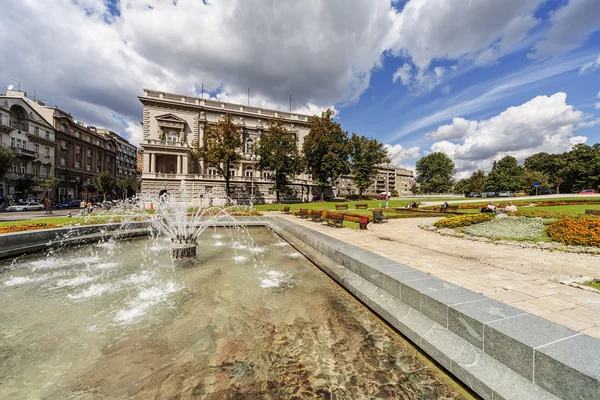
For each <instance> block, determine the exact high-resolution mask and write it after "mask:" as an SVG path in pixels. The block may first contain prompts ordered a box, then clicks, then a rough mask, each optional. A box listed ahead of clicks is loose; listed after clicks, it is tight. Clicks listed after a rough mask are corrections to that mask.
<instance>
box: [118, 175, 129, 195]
mask: <svg viewBox="0 0 600 400" xmlns="http://www.w3.org/2000/svg"><path fill="white" fill-rule="evenodd" d="M116 186H117V187H118V188H119V190H120V191H121V194H122V195H123V198H126V197H127V195H128V194H129V193H128V192H129V178H121V179H119V180H117V183H116Z"/></svg>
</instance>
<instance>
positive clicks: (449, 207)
mask: <svg viewBox="0 0 600 400" xmlns="http://www.w3.org/2000/svg"><path fill="white" fill-rule="evenodd" d="M440 211H442V212H447V211H458V206H448V208H446V209H445V210H444V209H443V207H440Z"/></svg>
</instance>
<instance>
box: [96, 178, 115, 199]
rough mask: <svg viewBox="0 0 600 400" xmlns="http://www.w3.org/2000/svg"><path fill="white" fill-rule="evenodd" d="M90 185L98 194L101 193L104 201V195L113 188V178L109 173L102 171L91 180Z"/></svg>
mask: <svg viewBox="0 0 600 400" xmlns="http://www.w3.org/2000/svg"><path fill="white" fill-rule="evenodd" d="M92 185H93V186H94V188H95V189H96V190H97V191H98V192H102V194H103V196H104V201H106V193H108V192H112V191H113V189H114V188H115V178H114V177H113V176H112V174H111V173H110V171H104V172H102V173H100V174H98V175H96V176H94V177H93V178H92Z"/></svg>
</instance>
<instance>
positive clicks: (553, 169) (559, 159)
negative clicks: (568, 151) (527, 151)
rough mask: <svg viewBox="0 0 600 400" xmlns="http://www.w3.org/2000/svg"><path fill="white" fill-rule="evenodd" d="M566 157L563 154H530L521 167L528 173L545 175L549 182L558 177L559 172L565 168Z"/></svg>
mask: <svg viewBox="0 0 600 400" xmlns="http://www.w3.org/2000/svg"><path fill="white" fill-rule="evenodd" d="M565 161H566V157H565V156H564V155H563V154H548V153H545V152H542V153H536V154H532V155H531V156H529V157H527V158H526V159H525V162H524V163H523V167H524V168H525V169H526V170H529V171H538V172H542V173H544V174H546V175H547V176H548V179H549V180H550V181H554V180H556V179H557V178H559V177H560V173H561V170H562V169H563V168H564V167H565Z"/></svg>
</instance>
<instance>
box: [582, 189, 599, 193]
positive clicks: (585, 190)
mask: <svg viewBox="0 0 600 400" xmlns="http://www.w3.org/2000/svg"><path fill="white" fill-rule="evenodd" d="M579 194H598V191H597V190H594V189H583V190H582V191H581V192H579Z"/></svg>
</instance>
